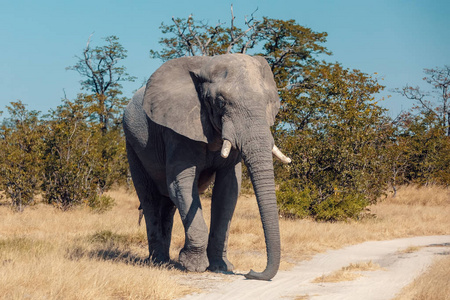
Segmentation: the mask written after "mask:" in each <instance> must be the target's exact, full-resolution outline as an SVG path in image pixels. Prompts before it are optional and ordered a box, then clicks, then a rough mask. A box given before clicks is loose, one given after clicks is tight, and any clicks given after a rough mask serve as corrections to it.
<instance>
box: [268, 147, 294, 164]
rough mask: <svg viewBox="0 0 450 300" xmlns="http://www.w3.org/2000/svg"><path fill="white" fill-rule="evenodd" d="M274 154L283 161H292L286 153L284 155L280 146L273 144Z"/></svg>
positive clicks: (286, 162)
mask: <svg viewBox="0 0 450 300" xmlns="http://www.w3.org/2000/svg"><path fill="white" fill-rule="evenodd" d="M272 154H273V155H275V156H276V157H277V158H278V159H279V160H281V161H282V162H284V163H285V164H288V163H290V162H291V161H292V160H291V159H290V158H289V157H287V156H286V155H284V154H283V153H282V152H281V151H280V149H278V147H277V146H276V145H273V148H272Z"/></svg>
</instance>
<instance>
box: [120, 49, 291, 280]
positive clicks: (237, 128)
mask: <svg viewBox="0 0 450 300" xmlns="http://www.w3.org/2000/svg"><path fill="white" fill-rule="evenodd" d="M279 105H280V104H279V98H278V93H277V87H276V84H275V81H274V79H273V74H272V72H271V69H270V67H269V65H268V63H267V61H266V60H265V59H264V58H263V57H250V56H247V55H243V54H226V55H219V56H214V57H204V56H202V57H183V58H178V59H173V60H170V61H168V62H166V63H164V64H163V65H162V66H161V67H160V68H159V69H158V70H157V71H156V72H155V73H154V74H153V75H152V76H151V77H150V79H149V80H148V82H147V86H146V87H145V88H141V89H140V90H138V91H137V92H136V94H135V95H134V96H133V99H132V100H131V101H130V103H129V104H128V106H127V108H126V110H125V113H124V122H123V124H124V130H125V136H126V144H127V154H128V161H129V164H130V170H131V175H132V178H133V182H134V185H135V188H136V192H137V195H138V197H139V200H140V202H141V207H142V208H143V213H144V217H145V223H146V227H147V237H148V247H149V252H150V259H151V260H152V261H154V262H156V263H163V262H168V261H169V246H170V240H171V232H172V224H173V216H174V213H175V210H176V208H177V209H178V210H179V213H180V216H181V220H182V222H183V226H184V229H185V245H184V247H183V249H182V250H181V251H180V255H179V262H180V263H181V265H182V266H184V267H185V268H186V269H187V270H188V271H196V272H203V271H205V270H206V269H207V268H208V269H209V270H212V271H231V270H232V269H233V265H232V264H231V263H230V262H229V261H228V259H227V240H228V233H229V228H230V222H231V218H232V215H233V212H234V209H235V206H236V201H237V198H238V194H239V190H240V184H241V160H243V161H244V163H245V164H246V166H247V168H248V170H249V173H250V178H251V181H252V184H253V187H254V190H255V194H256V198H257V202H258V206H259V210H260V214H261V221H262V224H263V229H264V236H265V240H266V249H267V266H266V269H265V270H264V271H263V272H261V273H258V272H254V271H253V270H251V271H250V272H249V273H248V274H247V275H246V277H247V278H249V279H260V280H270V279H271V278H273V276H275V274H276V273H277V271H278V267H279V264H280V232H279V224H278V210H277V204H276V198H275V184H274V173H273V161H272V154H274V155H276V156H278V157H279V158H280V159H281V160H282V161H284V162H289V161H290V160H289V158H287V157H286V156H284V155H283V154H282V153H281V152H280V151H279V150H278V148H277V147H276V146H275V145H274V141H273V137H272V135H271V132H270V126H272V125H273V123H274V118H275V115H276V114H277V112H278V109H279ZM213 181H214V188H213V191H212V200H211V224H210V232H209V234H208V228H207V226H206V224H205V221H204V219H203V215H202V207H201V203H200V198H199V194H201V193H202V192H204V191H205V189H206V188H207V187H208V186H209V185H210V184H211V183H212V182H213Z"/></svg>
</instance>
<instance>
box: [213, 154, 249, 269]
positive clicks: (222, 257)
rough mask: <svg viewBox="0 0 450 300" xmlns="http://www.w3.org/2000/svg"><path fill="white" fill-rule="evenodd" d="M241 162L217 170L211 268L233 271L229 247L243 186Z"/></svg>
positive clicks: (214, 190)
mask: <svg viewBox="0 0 450 300" xmlns="http://www.w3.org/2000/svg"><path fill="white" fill-rule="evenodd" d="M241 172H242V171H241V163H240V162H239V163H238V164H236V165H235V166H234V165H233V166H229V167H227V168H223V169H220V170H218V171H217V172H216V180H215V182H214V188H213V195H212V203H211V230H210V234H209V241H208V259H209V270H211V271H232V270H233V264H231V263H230V262H229V261H228V258H227V247H228V234H229V232H230V223H231V218H232V216H233V213H234V209H235V207H236V202H237V198H238V196H239V190H240V186H241Z"/></svg>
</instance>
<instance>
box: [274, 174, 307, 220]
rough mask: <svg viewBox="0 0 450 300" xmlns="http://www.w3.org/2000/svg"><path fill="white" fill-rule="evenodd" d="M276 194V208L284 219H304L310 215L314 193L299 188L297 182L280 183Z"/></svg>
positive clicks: (292, 180)
mask: <svg viewBox="0 0 450 300" xmlns="http://www.w3.org/2000/svg"><path fill="white" fill-rule="evenodd" d="M276 193H277V204H278V207H279V209H280V211H281V213H282V214H283V215H284V216H285V217H294V218H304V217H307V216H309V215H310V214H311V205H312V203H313V198H314V193H312V192H311V191H310V190H309V189H308V188H301V186H300V182H299V181H298V180H295V179H290V180H286V181H284V182H282V183H281V184H280V187H279V189H278V190H277V191H276Z"/></svg>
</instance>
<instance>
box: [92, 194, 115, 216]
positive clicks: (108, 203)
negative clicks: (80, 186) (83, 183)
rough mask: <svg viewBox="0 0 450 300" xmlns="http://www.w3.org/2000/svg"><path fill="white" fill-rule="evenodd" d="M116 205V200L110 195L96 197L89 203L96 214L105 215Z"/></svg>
mask: <svg viewBox="0 0 450 300" xmlns="http://www.w3.org/2000/svg"><path fill="white" fill-rule="evenodd" d="M114 205H115V200H114V198H112V197H111V196H109V195H101V196H99V195H96V196H95V197H92V198H90V199H89V201H88V206H89V207H90V208H91V209H92V211H94V212H96V213H104V212H106V211H108V210H111V209H112V208H113V207H114Z"/></svg>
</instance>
